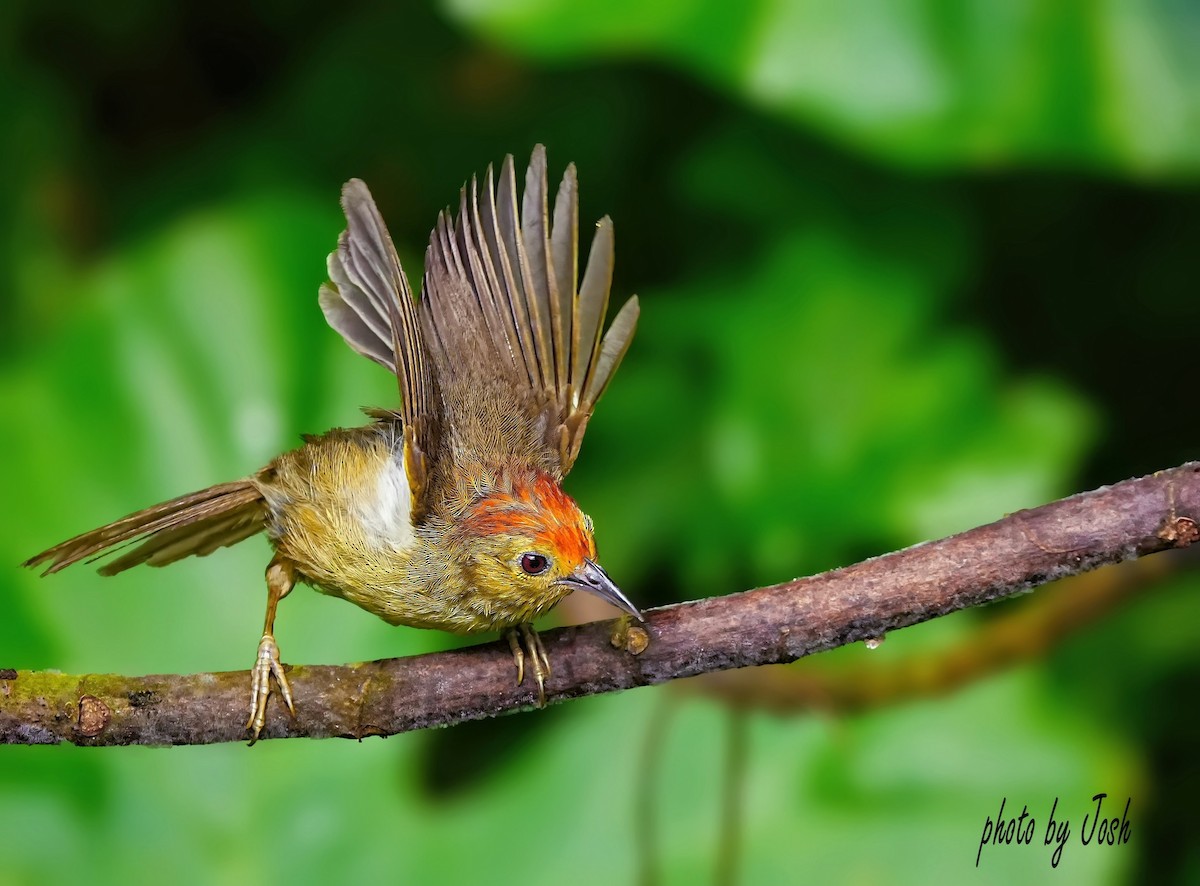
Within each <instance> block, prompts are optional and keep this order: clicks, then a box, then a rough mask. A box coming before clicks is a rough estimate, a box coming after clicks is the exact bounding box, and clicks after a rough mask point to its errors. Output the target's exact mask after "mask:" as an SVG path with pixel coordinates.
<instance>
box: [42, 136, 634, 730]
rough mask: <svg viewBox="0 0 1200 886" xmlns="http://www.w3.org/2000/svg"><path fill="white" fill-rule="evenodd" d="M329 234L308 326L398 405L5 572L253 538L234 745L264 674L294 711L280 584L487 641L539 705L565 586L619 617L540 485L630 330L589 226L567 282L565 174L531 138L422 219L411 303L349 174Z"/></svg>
mask: <svg viewBox="0 0 1200 886" xmlns="http://www.w3.org/2000/svg"><path fill="white" fill-rule="evenodd" d="M341 205H342V209H343V211H344V213H345V217H346V229H345V230H344V231H343V232H342V233H341V235H340V236H339V237H338V240H337V247H336V249H335V250H334V252H332V253H331V254H330V255H329V257H328V261H327V267H328V274H329V281H328V282H326V283H324V284H322V285H321V286H320V287H319V290H318V302H319V304H320V307H321V310H322V312H323V313H324V315H325V319H326V321H327V322H328V323H329V325H330V326H331V327H332V328H333V329H334V330H336V331H337V332H338V333H339V334H340V335H341V336H342V338H343V339H345V341H346V343H347V344H348V345H349V346H350V347H351V348H352V349H353V350H354V351H356V352H357V353H359V354H361V355H363V356H365V357H368V358H369V359H371V360H373V361H375V362H376V363H378V364H380V365H382V366H384V367H385V368H386V369H388V370H389V371H390V372H391V373H393V374H394V375H395V376H396V380H397V387H398V392H399V407H398V408H367V409H365V410H364V412H365V413H366V415H367V418H368V419H369V423H367V424H365V425H363V426H360V427H354V428H335V429H333V430H330V431H328V432H326V433H324V434H319V435H303V436H302V441H303V445H301V446H300V447H299V448H297V449H293V450H291V451H288V452H285V453H283V454H282V455H280V456H278V457H277V458H275V459H274V460H273V461H271V462H270V463H269V464H268V465H266V466H265V467H263V468H262V469H261V470H258V471H256V472H254V473H253V474H251V475H250V476H248V477H245V478H243V479H240V480H234V481H232V482H226V483H219V484H217V485H215V486H210V487H209V488H207V489H204V490H201V491H199V492H193V493H191V494H189V495H183V496H181V497H179V498H174V499H171V500H170V501H166V502H162V503H160V504H156V505H153V506H152V507H148V508H146V509H144V510H140V511H137V512H136V513H133V514H130V515H129V516H126V517H123V518H121V519H120V520H116V521H115V522H112V523H109V524H108V525H106V526H102V527H100V528H98V529H93V530H91V531H90V532H85V533H83V534H82V535H78V536H76V537H74V538H72V539H69V540H67V541H64V542H62V543H61V544H58V545H55V546H54V547H51V548H49V549H47V550H45V551H43V552H41V553H40V554H37V555H36V556H34V557H31V558H30V559H29V560H27V561H26V562H25V564H24V565H25V566H29V567H38V566H43V567H45V569H44V571H43V573H42V574H43V575H47V574H50V573H54V572H58V571H59V570H61V569H64V568H66V567H67V566H70V565H72V564H74V563H78V562H80V561H83V560H87V561H89V562H91V561H92V560H94V559H97V558H99V557H103V556H106V555H108V554H110V553H112V552H117V553H118V554H119V555H118V556H116V557H115V559H109V560H108V561H107V562H105V563H104V565H102V566H101V567H100V568H99V572H100V574H101V575H106V576H108V575H115V574H117V573H119V572H123V571H125V570H126V569H130V568H132V567H134V566H138V565H141V564H147V565H150V566H165V565H167V564H170V563H174V562H175V561H177V560H181V559H183V558H185V557H188V556H193V555H194V556H205V555H207V554H210V553H212V552H213V551H215V550H217V549H218V548H222V547H226V546H229V545H233V544H237V543H239V542H242V541H244V540H246V539H248V538H250V537H252V536H255V535H258V534H260V533H263V534H265V535H266V537H267V539H268V540H269V542H270V545H271V547H272V549H273V555H272V557H271V560H270V562H269V564H268V565H267V568H266V585H267V608H266V618H265V621H264V626H263V633H262V636H261V638H260V640H259V645H258V651H257V653H256V656H255V662H254V665H253V667H252V669H251V679H250V683H251V687H250V703H249V717H248V719H247V721H246V727H245V728H246V731H247V733H248V734H249V736H250V744H254V743H255V741H257V740H258V739H259V737H260V736H261V734H262V730H263V728H264V725H265V723H266V711H267V702H268V699H269V697H270V695H271V684H272V681H274V684H275V686H276V687H277V688H278V692H279V695H281V696H282V698H283V702H284V704H285V705H286V706H287V709H288V711H289V712H290V713H291V714H292V716H293V717H294V716H295V703H294V701H293V694H292V690H291V687H290V685H289V684H288V679H287V675H286V673H285V670H284V666H283V664H282V663H281V658H280V652H279V646H278V644H277V642H276V640H275V615H276V609H277V607H278V605H279V601H280V600H282V599H283V598H284V597H286V596H287V595H288V594H289V593H290V592H291V591H292V589H293V587H295V586H296V585H297V584H300V583H304V584H308V585H310V586H312V587H313V588H315V589H316V590H318V591H321V592H323V593H325V594H329V595H332V596H335V597H341V598H342V599H345V600H348V601H349V602H351V603H353V604H355V605H356V606H359V607H361V608H362V609H365V610H366V611H367V612H370V613H373V614H374V615H376V616H379V617H380V618H382V619H383V620H384V621H387V622H388V623H390V624H393V625H408V626H412V627H418V628H432V629H438V630H442V631H449V632H452V633H456V634H477V633H483V632H499V633H501V634H502V635H503V636H504V637H506V638H507V640H508V644H509V648H510V651H511V653H512V658H513V663H514V665H515V668H516V683H517V685H521V684H523V682H524V679H525V671H526V667H527V666H528V669H529V670H530V671H531V672H532V674H533V678H534V680H535V681H536V683H537V703H538V705H539V706H541V705H544V704H545V683H546V680H547V679H548V677H549V676H550V675H551V665H550V660H549V657H548V655H547V654H546V650H545V647H544V646H543V644H542V642H541V640H540V638H539V637H538V634H537V632H536V630H535V629H534V627H533V622H534V621H535V620H536V619H537V618H538V617H539V616H541V615H543V614H544V613H546V612H548V611H550V610H551V609H552V608H554V606H555V605H557V604H558V603H559V602H560V601H561V600H562V599H563V598H564V597H566V596H567V595H568V594H569V593H571V592H572V591H576V590H579V591H585V592H587V593H590V594H593V595H595V596H596V597H599V598H600V599H602V600H605V601H607V602H609V603H611V604H613V605H615V606H616V607H618V608H619V609H621V610H623V611H624V612H626V613H628V614H629V615H630V616H633V617H636V618H638V619H642V615H641V613H640V611H639V610H638V608H637V607H636V606H635V605H634V604H633V603H632V602H631V601H630V600H629V599H628V597H626V595H625V594H624V593H623V592H622V591H621V590H620V588H619V587H618V586H617V584H616V583H615V582H614V581H613V580H612V579H611V578H610V577H609V576H608V574H607V573H606V572H605V570H604V569H603V568H602V567H601V566H600V563H599V560H598V557H597V553H596V542H595V529H594V526H593V523H592V520H591V518H590V517H588V516H587V515H586V514H585V513H584V512H583V511H582V510H581V509H580V507H579V505H578V504H577V503H576V502H575V501H574V499H572V498H571V497H570V496H568V495H567V494H566V492H564V491H563V488H562V482H563V478H564V477H566V475H567V474H568V472H569V471H570V470H571V468H572V466H573V465H574V463H575V460H576V458H577V456H578V455H579V450H580V445H581V443H582V441H583V437H584V432H585V431H586V429H587V425H588V420H589V419H590V418H591V416H592V413H593V410H594V408H595V405H596V402H597V401H598V400H599V399H600V396H601V395H602V394H603V393H604V391H605V389H606V387H607V386H608V383H609V381H610V380H611V379H612V376H613V373H614V372H615V371H616V369H617V367H618V366H619V365H620V363H621V360H622V358H623V357H624V356H625V354H626V352H627V350H628V348H629V345H630V343H631V341H632V339H633V335H634V332H635V330H636V327H637V320H638V316H639V311H640V307H639V302H638V298H637V296H636V295H634V296H631V297H630V298H629V299H628V301H626V302H625V303H624V305H623V306H622V307H621V309H620V310H619V311H618V312H617V313H616V315H615V317H614V318H613V320H612V322H611V324H609V325H608V327H607V330H605V327H604V321H605V318H606V315H607V313H608V303H609V296H610V291H611V288H612V277H613V263H614V240H613V225H612V221H611V219H609V218H608V217H607V216H605V217H604V218H602V219H601V220H600V221H599V222H597V224H596V226H595V230H594V233H593V235H592V242H591V246H590V249H589V252H588V258H587V263H586V267H585V269H584V271H583V274H582V278H580V275H579V186H578V178H577V174H576V170H575V166H574V164H570V165H568V166H567V168H566V171H565V172H564V174H563V177H562V180H561V183H560V184H559V187H558V191H557V193H556V195H555V198H554V202H553V208H552V209H551V207H550V203H549V193H548V187H547V161H546V150H545V147H544V146H542V145H537V146H536V147H535V148H534V150H533V153H532V156H531V158H530V162H529V166H528V168H527V171H526V173H525V181H524V188H523V192H522V193H521V195H520V203H519V204H518V186H517V175H516V171H515V166H514V162H513V157H512V155H511V154H510V155H508V156H507V157H506V158H505V159H504V161H503V162H502V164H501V167H500V171H499V174H498V175H494V174H493V168H492V166H491V165H489V166H488V167H487V170H486V172H485V173H484V174H483V177H482V181H480V180H479V179H478V178H477V177H475V176H472V178H471V179H470V181H469V183H468V184H464V185H463V187H462V189H461V191H460V198H459V206H458V212H457V215H455V214H454V213H453V212H452V211H451V209H450V208H449V207H447V208H446V209H444V210H443V211H441V212H440V213H439V214H438V217H437V222H436V224H435V226H434V228H433V231H432V233H431V235H430V239H429V244H428V248H427V249H426V252H425V268H424V277H423V281H422V294H421V298H420V300H419V301H418V300H415V299H414V298H413V294H412V290H411V288H410V286H409V283H408V279H407V277H406V276H405V273H404V271H403V269H402V268H401V266H400V260H399V258H398V256H397V253H396V249H395V247H394V245H393V242H392V239H391V235H390V234H389V233H388V230H387V227H386V225H385V224H384V221H383V217H382V215H381V214H380V212H379V209H378V207H377V206H376V204H375V201H374V199H373V198H372V196H371V193H370V191H369V190H368V189H367V186H366V185H365V184H364V183H363V182H362V181H361V180H359V179H351V180H350V181H348V182H347V183H346V184H345V185H344V186H343V189H342V195H341Z"/></svg>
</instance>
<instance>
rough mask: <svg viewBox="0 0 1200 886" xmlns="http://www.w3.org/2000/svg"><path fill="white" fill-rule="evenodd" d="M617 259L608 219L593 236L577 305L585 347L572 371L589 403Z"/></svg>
mask: <svg viewBox="0 0 1200 886" xmlns="http://www.w3.org/2000/svg"><path fill="white" fill-rule="evenodd" d="M614 259H615V250H614V244H613V226H612V220H611V219H609V218H608V216H605V217H604V218H602V219H600V221H599V222H598V223H597V225H596V233H595V234H594V235H592V245H591V248H590V249H589V251H588V260H587V269H586V270H585V271H584V272H583V282H582V283H581V284H580V286H579V298H578V299H577V301H576V314H575V327H576V329H577V330H578V331H579V341H580V344H581V347H580V348H579V351H578V352H577V353H576V355H575V366H574V368H573V370H572V371H573V375H574V377H575V378H577V379H579V388H578V391H579V396H581V397H584V399H587V397H586V391H587V390H588V389H589V387H590V386H591V381H592V378H593V376H594V374H595V369H596V362H597V360H598V358H599V354H600V331H601V326H602V324H603V323H604V315H605V314H606V313H608V295H609V292H610V290H611V289H612V275H613V262H614ZM591 402H593V403H594V402H595V400H592V401H591Z"/></svg>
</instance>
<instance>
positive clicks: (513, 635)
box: [506, 624, 551, 708]
mask: <svg viewBox="0 0 1200 886" xmlns="http://www.w3.org/2000/svg"><path fill="white" fill-rule="evenodd" d="M506 636H507V637H508V648H509V649H511V650H512V656H513V663H514V664H516V666H517V685H518V686H520V685H521V684H522V683H524V682H525V652H526V650H528V652H529V665H530V670H531V671H533V678H534V679H535V680H536V681H537V685H538V702H537V703H538V707H539V708H544V707H545V706H546V680H547V679H548V678H549V677H550V673H551V671H550V657H549V656H548V655H546V647H545V646H543V645H542V638H541V637H539V636H538V633H537V631H535V630H534V629H533V625H528V624H523V625H521V626H520V627H516V628H513V629H512V630H510V631H509V632H508V634H507V635H506ZM522 641H524V643H525V649H522V648H521V642H522Z"/></svg>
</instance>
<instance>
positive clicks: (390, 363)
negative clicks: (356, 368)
mask: <svg viewBox="0 0 1200 886" xmlns="http://www.w3.org/2000/svg"><path fill="white" fill-rule="evenodd" d="M317 301H318V303H319V304H320V305H321V312H322V313H323V314H324V315H325V319H326V321H328V323H329V325H330V326H332V327H333V328H334V329H336V330H337V331H338V332H339V333H341V336H342V338H344V339H345V340H346V343H347V344H348V345H350V347H351V348H353V349H354V350H355V351H356V352H358V353H359V354H362V355H363V356H364V357H369V358H370V359H372V360H374V361H375V362H376V363H378V364H380V365H381V366H384V367H386V368H387V369H388V370H389V371H390V372H391V373H393V374H395V372H396V362H395V357H394V355H393V353H392V347H391V344H390V343H386V342H384V340H383V339H381V338H380V337H379V335H378V334H377V333H376V332H375V330H374V329H372V328H371V325H370V324H369V323H367V322H366V321H365V320H364V319H363V318H362V315H361V314H359V313H358V311H356V310H354V308H353V307H351V306H350V305H349V304H348V303H347V302H346V300H345V299H344V298H343V297H342V294H341V291H340V290H339V289H336V288H335V287H334V286H330V285H328V284H326V285H323V286H322V287H321V289H320V291H319V292H318V294H317Z"/></svg>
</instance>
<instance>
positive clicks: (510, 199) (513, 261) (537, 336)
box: [496, 154, 554, 390]
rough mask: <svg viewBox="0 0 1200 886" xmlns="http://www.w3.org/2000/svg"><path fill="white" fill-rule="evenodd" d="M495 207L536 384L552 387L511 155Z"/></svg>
mask: <svg viewBox="0 0 1200 886" xmlns="http://www.w3.org/2000/svg"><path fill="white" fill-rule="evenodd" d="M496 204H497V206H496V208H497V209H498V211H499V216H498V221H499V223H500V235H501V242H502V243H503V244H504V249H505V251H506V252H507V253H508V263H509V267H511V269H512V275H513V280H514V282H515V283H516V290H515V291H514V293H513V295H514V296H515V297H516V299H517V300H519V301H520V302H521V303H522V305H523V306H524V309H525V311H524V312H525V317H526V318H527V321H528V322H526V323H525V330H526V332H527V334H528V335H529V339H530V344H531V345H532V349H531V353H532V355H533V357H534V360H535V362H536V364H537V379H538V387H539V388H541V389H542V390H553V388H554V369H553V367H552V365H551V364H552V361H553V354H551V353H550V343H549V342H548V341H547V340H546V328H545V325H544V324H543V323H542V318H541V316H540V314H539V313H538V310H537V299H536V298H534V297H533V295H532V294H531V293H530V291H529V290H530V285H529V261H528V259H527V257H526V254H525V246H524V244H523V242H522V237H521V226H520V219H519V218H518V213H517V176H516V171H515V169H514V167H513V158H512V154H509V155H508V156H506V157H505V158H504V165H503V166H502V167H501V168H500V182H499V186H498V188H497V192H496Z"/></svg>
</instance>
